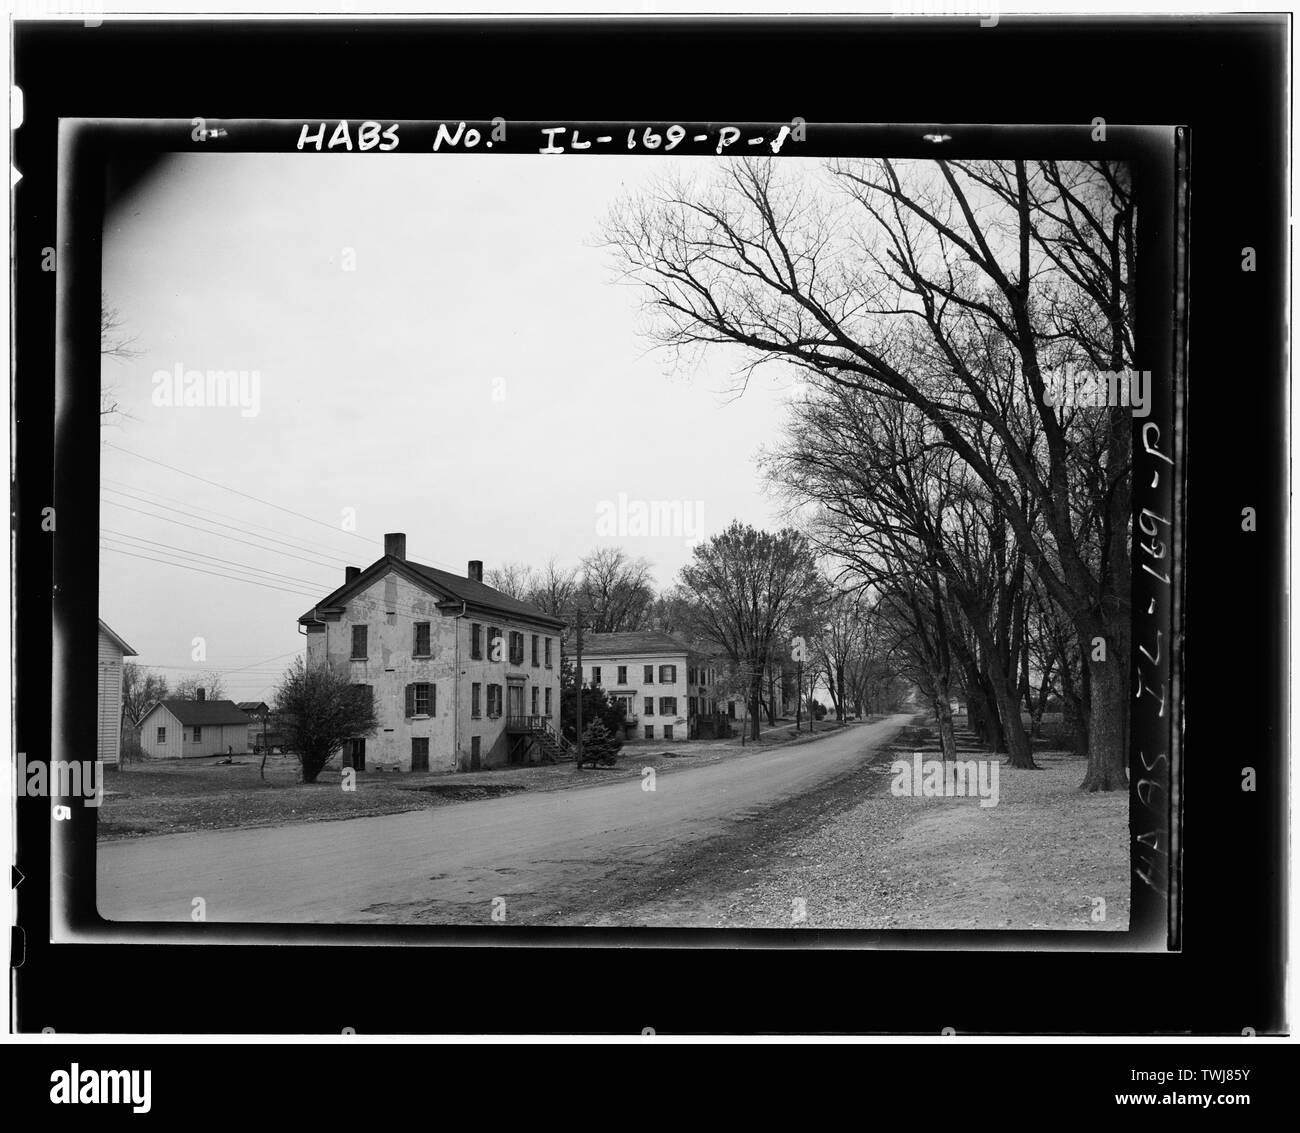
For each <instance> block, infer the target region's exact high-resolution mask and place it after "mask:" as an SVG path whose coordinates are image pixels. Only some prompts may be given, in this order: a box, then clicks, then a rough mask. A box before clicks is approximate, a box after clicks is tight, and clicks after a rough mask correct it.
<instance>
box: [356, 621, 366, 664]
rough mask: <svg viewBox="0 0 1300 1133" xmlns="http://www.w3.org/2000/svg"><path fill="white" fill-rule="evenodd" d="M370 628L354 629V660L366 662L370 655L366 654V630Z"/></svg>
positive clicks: (358, 627) (360, 627)
mask: <svg viewBox="0 0 1300 1133" xmlns="http://www.w3.org/2000/svg"><path fill="white" fill-rule="evenodd" d="M368 628H369V627H368V626H353V627H352V660H354V661H364V660H365V659H366V657H368V656H369V654H368V653H367V652H366V630H367V629H368Z"/></svg>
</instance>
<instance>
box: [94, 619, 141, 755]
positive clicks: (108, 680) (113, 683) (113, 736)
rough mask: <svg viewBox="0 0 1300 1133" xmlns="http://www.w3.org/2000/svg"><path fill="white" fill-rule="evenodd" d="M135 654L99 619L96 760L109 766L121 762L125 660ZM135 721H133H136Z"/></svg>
mask: <svg viewBox="0 0 1300 1133" xmlns="http://www.w3.org/2000/svg"><path fill="white" fill-rule="evenodd" d="M135 656H136V651H135V650H134V649H132V648H131V647H130V646H129V645H127V643H126V642H125V641H123V640H122V639H121V638H120V637H118V636H117V634H115V633H114V632H113V631H112V630H111V629H109V628H108V626H107V625H106V624H105V623H104V619H103V618H100V619H99V695H98V697H97V699H96V710H97V712H98V714H99V748H98V753H97V754H96V756H95V758H96V759H98V760H100V761H101V762H103V763H104V764H105V766H108V767H117V766H119V765H120V763H121V761H122V661H123V658H125V657H135ZM133 722H134V721H133Z"/></svg>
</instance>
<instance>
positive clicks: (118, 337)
mask: <svg viewBox="0 0 1300 1133" xmlns="http://www.w3.org/2000/svg"><path fill="white" fill-rule="evenodd" d="M125 325H126V323H125V320H124V319H123V318H122V315H121V313H120V312H119V311H118V309H117V308H116V307H111V306H109V303H108V297H107V296H106V295H105V296H103V297H102V298H101V302H100V307H99V353H100V356H101V357H104V358H115V359H117V360H119V361H126V360H129V359H131V358H136V357H139V355H140V351H139V350H138V349H137V348H136V345H135V343H136V336H135V335H128V334H126V332H125V330H124V329H123V328H124V327H125ZM99 416H100V420H101V421H104V422H108V421H112V420H114V419H116V418H118V417H121V416H125V414H124V413H123V412H122V410H121V408H120V407H119V405H118V399H117V394H116V387H115V386H109V385H103V384H101V385H100V390H99Z"/></svg>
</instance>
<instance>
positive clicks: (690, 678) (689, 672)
mask: <svg viewBox="0 0 1300 1133" xmlns="http://www.w3.org/2000/svg"><path fill="white" fill-rule="evenodd" d="M686 683H687V684H688V685H693V684H694V683H695V666H694V665H688V666H687V667H686Z"/></svg>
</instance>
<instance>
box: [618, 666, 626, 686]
mask: <svg viewBox="0 0 1300 1133" xmlns="http://www.w3.org/2000/svg"><path fill="white" fill-rule="evenodd" d="M618 683H619V684H620V685H625V684H627V666H626V665H620V666H619V667H618Z"/></svg>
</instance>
